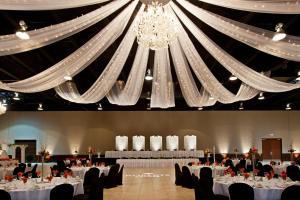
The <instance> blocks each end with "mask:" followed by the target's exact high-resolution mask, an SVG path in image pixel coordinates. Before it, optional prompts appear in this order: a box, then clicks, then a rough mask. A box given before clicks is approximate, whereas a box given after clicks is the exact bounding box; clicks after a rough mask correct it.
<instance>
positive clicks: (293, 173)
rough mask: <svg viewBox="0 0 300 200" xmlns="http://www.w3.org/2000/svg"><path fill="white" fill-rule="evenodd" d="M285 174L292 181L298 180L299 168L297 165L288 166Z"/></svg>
mask: <svg viewBox="0 0 300 200" xmlns="http://www.w3.org/2000/svg"><path fill="white" fill-rule="evenodd" d="M286 174H287V176H288V177H289V178H290V179H291V180H292V181H300V170H299V167H298V166H295V165H290V166H288V167H287V168H286Z"/></svg>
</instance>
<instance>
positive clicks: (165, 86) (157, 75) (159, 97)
mask: <svg viewBox="0 0 300 200" xmlns="http://www.w3.org/2000/svg"><path fill="white" fill-rule="evenodd" d="M150 106H151V108H169V107H174V106H175V99H174V86H173V81H172V74H171V67H170V58H169V51H168V49H161V50H156V51H155V57H154V69H153V81H152V93H151V103H150Z"/></svg>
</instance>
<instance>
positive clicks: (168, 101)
mask: <svg viewBox="0 0 300 200" xmlns="http://www.w3.org/2000/svg"><path fill="white" fill-rule="evenodd" d="M211 7H212V9H211ZM80 8H82V9H86V10H84V11H85V12H84V14H82V15H80V16H76V17H73V16H72V14H68V18H64V20H57V23H55V24H51V25H50V24H49V25H45V26H41V27H39V25H36V27H32V25H30V26H29V28H28V30H27V33H28V35H29V36H30V38H29V39H27V40H21V39H20V38H19V37H17V36H16V34H14V33H13V32H8V33H4V34H2V35H1V36H0V64H1V65H2V66H0V67H1V68H2V72H4V73H5V74H6V75H3V76H2V77H9V76H10V78H2V77H1V80H2V81H1V82H0V89H2V91H11V92H19V93H22V94H24V93H26V94H27V93H29V94H31V93H40V92H45V91H49V90H52V89H54V91H55V95H56V96H57V97H59V98H62V99H64V100H66V101H67V102H72V103H76V104H95V103H98V102H100V101H101V100H103V99H104V98H105V99H107V100H108V102H109V103H110V104H114V105H119V106H133V105H136V104H137V103H138V101H139V99H140V98H141V96H142V97H143V98H144V97H145V95H144V92H143V91H144V89H143V88H145V84H146V81H145V75H146V72H147V69H151V73H152V75H153V80H152V81H151V83H150V84H151V85H150V87H149V86H148V87H149V91H147V93H146V98H149V99H150V101H149V102H150V103H149V104H150V107H151V108H171V107H175V105H176V103H175V101H176V97H177V96H178V93H180V96H181V97H182V99H184V101H185V103H186V105H187V106H188V107H191V108H193V107H196V108H199V107H201V108H202V107H211V106H214V105H215V104H233V103H235V102H238V103H240V102H243V101H247V100H251V99H253V98H255V97H257V96H258V95H259V94H260V93H262V92H264V93H269V94H278V93H283V92H288V91H293V90H296V91H299V90H297V89H298V88H299V87H300V82H299V83H298V82H295V81H291V79H282V80H279V79H278V78H276V77H275V76H274V74H273V73H274V72H273V71H276V70H274V69H277V68H278V66H279V64H278V61H280V62H282V63H292V65H298V64H299V61H300V37H298V36H297V35H293V34H289V33H288V32H287V36H286V37H285V38H284V39H283V40H280V41H274V40H273V39H272V38H273V36H274V34H275V30H274V27H275V25H276V23H277V22H275V23H274V21H273V23H274V27H273V29H268V28H269V27H268V28H265V27H263V26H262V27H259V26H256V25H255V24H254V25H253V24H250V23H247V21H251V20H250V19H247V18H251V16H252V15H254V14H255V15H256V14H257V15H262V16H266V15H269V16H278V15H282V16H284V17H285V18H289V17H290V18H291V19H294V21H295V20H297V18H296V17H298V14H300V3H299V2H298V1H292V0H290V1H286V0H284V1H261V0H257V1H256V0H253V1H245V0H197V1H196V0H195V1H187V0H172V1H171V0H159V1H158V2H156V4H155V5H154V3H153V2H152V1H151V0H140V1H139V0H80V1H79V0H59V1H58V0H51V1H50V0H26V1H25V0H13V1H12V0H4V1H1V2H0V10H3V11H2V15H3V16H4V15H6V13H8V14H11V13H12V14H16V15H17V13H20V12H21V13H24V12H35V13H36V14H37V15H43V13H49V12H52V11H56V12H61V13H62V15H64V13H66V12H67V11H69V12H68V13H70V12H71V11H72V9H80ZM216 8H217V9H218V10H224V11H229V10H230V12H232V13H236V15H241V16H242V15H245V13H247V15H245V16H246V17H244V18H246V19H244V18H242V17H241V18H239V17H235V18H231V17H230V16H226V14H225V15H224V14H223V13H222V12H221V13H222V14H220V13H218V12H214V9H216ZM151 9H158V10H155V11H153V12H152V13H151V12H150V10H151ZM159 9H160V10H159ZM146 12H148V13H147V14H146ZM253 13H254V14H253ZM6 18H8V19H10V18H9V16H8V15H7V16H6ZM33 18H34V17H33ZM237 18H239V19H237ZM19 20H21V19H19ZM24 20H25V19H24ZM258 20H259V19H258ZM261 20H262V21H264V19H261ZM290 21H293V20H288V22H290ZM290 23H292V22H290ZM95 26H97V27H100V28H97V29H96V28H94V27H95ZM16 29H17V27H16ZM86 30H89V34H88V35H81V37H80V38H78V37H77V38H76V36H77V35H79V34H82V33H81V32H85V31H86ZM153 33H154V35H155V37H153V36H152V35H151V34H153ZM216 35H217V37H216ZM218 35H223V36H222V37H224V38H225V40H226V39H227V40H230V41H231V43H232V44H231V46H234V44H237V46H243V48H247V49H251V50H250V52H255V54H254V55H251V53H250V54H249V51H242V52H238V53H236V52H235V53H233V52H232V50H230V49H228V47H226V45H224V41H221V42H219V41H218V40H216V38H218V37H219V36H218ZM72 37H73V38H75V39H72V42H74V43H77V44H76V46H77V48H76V49H74V50H73V49H71V50H68V49H66V51H64V52H61V50H62V49H61V48H59V47H58V48H57V50H54V51H55V53H54V54H57V55H58V56H57V59H55V60H54V59H52V58H51V57H50V56H47V55H48V54H47V53H45V51H46V50H47V48H48V47H49V46H50V47H49V48H52V50H51V51H53V47H57V46H55V44H56V43H60V42H62V41H66V39H68V38H72ZM82 38H84V39H82ZM86 38H87V39H86ZM74 40H75V41H74ZM233 48H234V47H233ZM45 49H46V50H45ZM39 50H40V51H41V52H42V54H43V55H44V57H46V58H47V59H48V60H50V62H49V61H48V62H45V65H46V66H43V67H42V69H41V68H37V69H34V67H28V66H31V65H32V66H35V64H34V62H35V59H34V57H35V54H36V52H37V51H39ZM203 52H204V53H203ZM257 52H258V53H257ZM258 54H263V55H264V56H265V57H264V59H270V62H268V61H266V60H262V59H256V62H255V63H254V64H251V59H254V58H255V57H256V56H257V55H258ZM24 55H30V56H31V57H33V59H32V60H31V62H32V63H26V64H24V61H23V60H22V56H24ZM36 55H37V54H36ZM208 57H210V59H208ZM241 58H242V59H241ZM5 59H12V60H13V61H15V62H16V63H17V64H18V66H4V64H6V65H7V64H9V62H5V61H4V62H2V63H1V60H5ZM39 59H40V60H43V58H39V57H37V60H39ZM104 59H105V61H103V60H104ZM211 59H213V60H214V61H213V62H212V61H210V60H211ZM272 59H275V60H276V62H273V60H272ZM25 60H26V59H25ZM37 62H38V61H37ZM91 65H97V67H96V69H93V70H92V71H97V72H95V73H94V74H93V77H92V78H90V77H89V76H88V75H85V78H87V79H90V80H87V82H89V81H91V80H92V82H91V83H90V84H89V85H88V86H87V84H86V83H84V81H83V80H80V79H82V78H77V77H80V76H82V75H81V74H86V71H87V69H89V68H90V66H91ZM216 65H219V66H220V67H219V68H222V69H221V70H220V71H217V70H216V69H215V68H216V67H215V66H216ZM255 65H256V66H255ZM257 65H258V66H259V65H261V66H264V67H261V66H260V67H257ZM272 65H274V66H272ZM9 67H19V68H22V67H23V68H25V69H27V70H29V71H30V73H29V74H30V75H28V76H25V77H22V78H21V79H22V80H19V79H20V78H18V77H15V76H14V75H13V74H12V73H10V71H9V70H7V69H9ZM288 67H289V66H288ZM291 67H293V66H291ZM298 69H299V68H298ZM20 71H22V69H20ZM291 71H293V72H295V76H296V72H297V71H296V68H295V69H294V70H291ZM230 74H232V75H234V76H235V77H237V78H238V84H236V86H235V89H232V88H229V87H226V84H225V83H224V77H225V78H226V79H227V78H228V75H230ZM70 77H72V78H73V80H71V81H70V80H68V79H70ZM148 84H149V83H148ZM177 90H180V92H176V91H177Z"/></svg>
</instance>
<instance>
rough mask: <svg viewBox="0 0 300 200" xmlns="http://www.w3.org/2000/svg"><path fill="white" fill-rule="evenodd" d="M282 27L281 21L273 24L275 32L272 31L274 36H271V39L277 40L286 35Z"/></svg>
mask: <svg viewBox="0 0 300 200" xmlns="http://www.w3.org/2000/svg"><path fill="white" fill-rule="evenodd" d="M282 27H283V23H278V24H276V26H275V31H276V32H275V33H274V36H273V38H272V40H273V41H275V42H277V41H280V40H283V39H284V38H285V37H286V33H285V32H284V30H283V28H282Z"/></svg>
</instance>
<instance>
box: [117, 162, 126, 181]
mask: <svg viewBox="0 0 300 200" xmlns="http://www.w3.org/2000/svg"><path fill="white" fill-rule="evenodd" d="M123 168H124V165H122V167H121V169H120V170H119V172H118V174H117V180H116V181H117V185H122V184H123Z"/></svg>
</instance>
